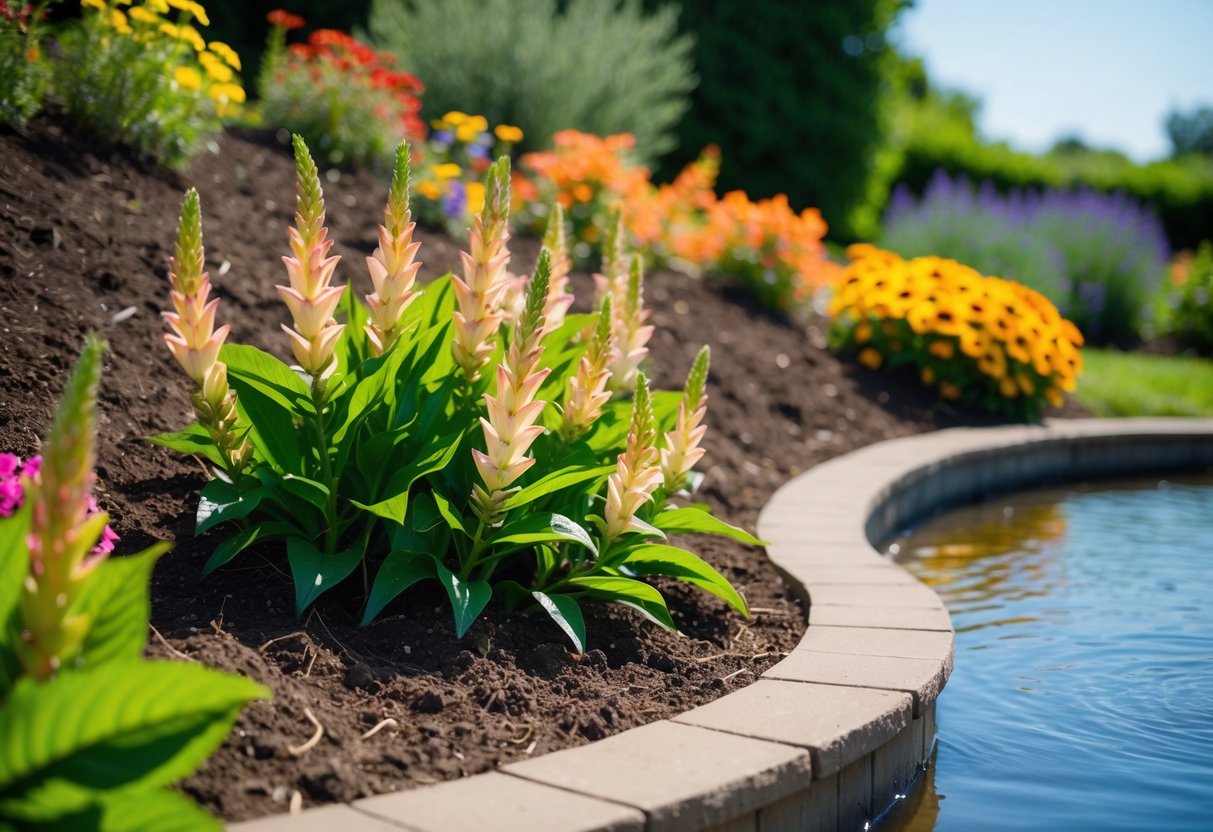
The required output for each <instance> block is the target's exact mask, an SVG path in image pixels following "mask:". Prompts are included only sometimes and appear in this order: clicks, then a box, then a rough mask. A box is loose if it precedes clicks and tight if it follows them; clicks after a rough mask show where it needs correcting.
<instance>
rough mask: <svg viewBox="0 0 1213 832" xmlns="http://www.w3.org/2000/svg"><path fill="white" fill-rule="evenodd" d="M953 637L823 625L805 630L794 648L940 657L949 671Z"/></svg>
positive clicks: (950, 635)
mask: <svg viewBox="0 0 1213 832" xmlns="http://www.w3.org/2000/svg"><path fill="white" fill-rule="evenodd" d="M953 642H954V639H953V637H952V634H951V633H933V632H928V631H925V630H898V629H892V628H876V627H823V626H818V625H813V626H811V627H809V629H808V630H806V631H805V634H804V637H803V638H801V640H800V644H798V645H797V646H796V650H815V651H817V652H820V653H856V654H859V655H864V656H900V657H902V658H906V659H939V660H940V661H942V662H943V663H944V665H945V666H946V667H947V669H948V674H949V675H950V674H951V672H952V655H953Z"/></svg>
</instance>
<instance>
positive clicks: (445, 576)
mask: <svg viewBox="0 0 1213 832" xmlns="http://www.w3.org/2000/svg"><path fill="white" fill-rule="evenodd" d="M434 569H435V570H436V572H437V578H438V582H439V583H440V584H442V587H443V589H445V590H446V594H447V597H448V598H450V599H451V611H452V612H454V613H455V638H463V635H464V633H466V632H467V631H468V628H469V627H471V626H472V623H473V622H475V620H476V619H477V618H479V617H480V613H482V612H484V608H485V606H486V605H487V604H488V603H489V599H490V598H492V597H493V587H492V586H490V585H489V583H488V582H487V581H464V580H461V579H460V578H459V576H458V575H456V574H455V573H453V572H451V570H449V569H447V568H446V567H445V566H443V565H442V564H441V563H439V562H438V561H436V560H435V561H434Z"/></svg>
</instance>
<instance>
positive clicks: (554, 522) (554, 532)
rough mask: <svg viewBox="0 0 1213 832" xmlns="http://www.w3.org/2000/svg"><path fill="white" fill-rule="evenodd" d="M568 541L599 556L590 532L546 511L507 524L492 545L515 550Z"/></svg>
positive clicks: (559, 515)
mask: <svg viewBox="0 0 1213 832" xmlns="http://www.w3.org/2000/svg"><path fill="white" fill-rule="evenodd" d="M566 540H567V541H570V542H573V543H580V544H581V545H582V546H584V547H586V548H587V549H589V550H590V551H591V552H593V553H594V555H597V554H598V547H597V546H595V545H594V541H593V539H591V538H590V533H589V532H587V531H586V530H585V529H584V528H582V527H581V526H579V525H578V524H577V523H575V522H573V521H572V520H570V519H569V518H567V517H565V516H564V515H563V514H554V513H551V512H545V511H544V512H535V513H533V514H527V515H525V516H523V517H520V518H518V519H517V520H514V521H511V522H509V523H506V524H505V525H504V526H503V527H502V528H501V529H500V530H499V531H498V533H497V534H496V535H495V536H494V537H493V538H492V539H491V544H492V545H493V546H509V547H511V548H515V547H521V546H527V545H531V544H535V543H551V542H555V541H566Z"/></svg>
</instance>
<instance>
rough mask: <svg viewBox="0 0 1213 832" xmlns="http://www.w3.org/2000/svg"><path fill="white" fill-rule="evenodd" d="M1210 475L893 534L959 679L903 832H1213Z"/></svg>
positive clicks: (886, 825)
mask: <svg viewBox="0 0 1213 832" xmlns="http://www.w3.org/2000/svg"><path fill="white" fill-rule="evenodd" d="M1211 545H1213V477H1205V478H1182V477H1177V478H1175V479H1172V480H1170V481H1159V480H1157V479H1155V480H1140V481H1134V482H1122V483H1118V484H1116V485H1115V486H1107V485H1099V486H1096V487H1085V486H1074V487H1070V488H1066V489H1058V490H1049V491H1036V492H1030V493H1025V494H1017V495H1012V496H1010V497H1007V498H1004V499H999V500H995V501H992V502H990V503H987V504H983V505H979V506H974V507H970V508H965V509H960V510H957V511H954V512H949V513H948V514H946V515H943V516H940V517H939V518H937V519H934V520H932V521H930V522H928V523H926V524H924V525H923V526H922V527H920V528H919V529H917V530H915V531H914V532H913V533H911V534H910V535H909V536H908V537H905V538H902V539H899V540H897V541H895V543H894V545H893V546H891V547H890V551H892V552H895V553H896V557H897V560H898V561H899V562H900V563H901V564H902V565H903V566H905V567H906V568H907V569H909V570H910V571H911V572H913V573H914V574H915V575H917V576H918V577H919V578H920V579H921V580H922V581H924V582H925V583H927V584H929V585H931V586H932V587H934V588H935V590H936V591H937V592H938V593H939V594H940V595H941V596H942V597H943V599H944V602H945V603H946V604H947V606H948V609H949V610H950V611H951V614H952V621H953V624H954V625H955V627H956V669H955V671H954V672H953V674H952V678H951V679H950V680H949V682H948V685H947V688H946V689H945V691H944V693H943V696H942V697H941V698H940V700H939V705H938V707H939V711H938V724H939V743H938V751H937V754H936V759H935V763H934V765H933V766H931V767H930V768H928V770H927V773H926V775H925V776H924V777H923V778H920V781H919V783H918V785H917V786H916V789H915V791H914V792H912V793H911V795H910V796H909V798H908V799H907V800H906V801H905V802H904V803H902V804H900V805H899V806H898V808H897V809H896V810H895V811H894V812H893V813H892V814H891V815H890V816H888V817H887V818H886V819H885V820H884V821H883V822H882V823H881V824H880V826H879V832H894V831H895V830H914V832H929V830H940V832H943V830H983V831H984V830H1026V829H1031V830H1053V829H1057V830H1069V829H1083V830H1087V829H1090V830H1122V829H1123V830H1134V831H1135V832H1136V830H1201V832H1210V830H1213V551H1210V546H1211Z"/></svg>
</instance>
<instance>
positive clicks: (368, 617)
mask: <svg viewBox="0 0 1213 832" xmlns="http://www.w3.org/2000/svg"><path fill="white" fill-rule="evenodd" d="M436 577H438V573H437V570H435V568H434V558H433V556H431V555H430V554H428V553H427V552H414V551H406V550H397V551H394V552H392V553H391V554H389V555H388V556H387V557H386V558H385V559H384V561H383V565H382V566H380V567H379V571H378V572H376V573H375V583H374V584H373V585H372V586H371V594H370V595H369V596H368V597H367V599H366V611H365V612H364V613H363V614H362V621H361V622H360V623H359V625H358V626H360V627H365V626H366V625H368V624H370V623H371V622H372V621H374V620H375V618H376V617H377V616H378V615H379V613H381V612H382V611H383V608H384V607H386V606H387V605H388V604H389V603H390V602H391V601H392V599H394V598H395V597H396V596H397V595H399V594H400V593H402V592H404V591H405V590H406V589H408V588H409V587H411V586H412V585H413V584H415V583H417V582H418V581H424V580H425V579H426V578H436Z"/></svg>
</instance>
